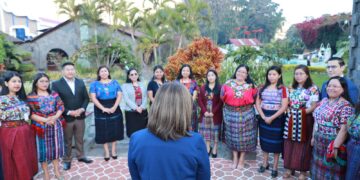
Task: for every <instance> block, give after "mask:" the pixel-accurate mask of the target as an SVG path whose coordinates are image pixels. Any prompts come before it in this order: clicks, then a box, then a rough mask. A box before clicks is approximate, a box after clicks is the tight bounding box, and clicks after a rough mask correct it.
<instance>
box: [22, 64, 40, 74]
mask: <svg viewBox="0 0 360 180" xmlns="http://www.w3.org/2000/svg"><path fill="white" fill-rule="evenodd" d="M35 70H36V68H35V66H34V65H33V64H31V63H21V64H20V67H19V71H20V72H31V71H35Z"/></svg>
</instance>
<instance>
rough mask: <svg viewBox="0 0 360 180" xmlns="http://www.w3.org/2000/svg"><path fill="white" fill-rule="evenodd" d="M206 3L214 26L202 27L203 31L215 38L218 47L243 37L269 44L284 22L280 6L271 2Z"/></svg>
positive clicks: (214, 0) (225, 0)
mask: <svg viewBox="0 0 360 180" xmlns="http://www.w3.org/2000/svg"><path fill="white" fill-rule="evenodd" d="M207 2H208V4H209V6H210V8H211V11H212V20H213V22H214V25H213V26H212V27H210V28H208V27H206V26H203V27H202V28H203V29H202V31H201V32H202V33H203V35H210V36H211V37H214V38H215V39H217V43H219V44H226V43H227V42H228V40H229V39H230V38H244V37H247V38H258V39H259V40H260V41H261V42H269V41H270V40H271V39H272V38H273V37H274V35H275V33H276V32H277V30H278V29H279V28H280V27H281V26H282V24H283V22H284V20H285V19H284V17H283V14H282V10H281V9H280V8H279V5H278V4H277V3H274V2H273V1H271V0H251V1H249V0H236V1H233V0H207ZM244 33H246V34H248V33H250V34H248V35H245V34H244Z"/></svg>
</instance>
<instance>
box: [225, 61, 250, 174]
mask: <svg viewBox="0 0 360 180" xmlns="http://www.w3.org/2000/svg"><path fill="white" fill-rule="evenodd" d="M249 73H250V72H249V67H248V66H246V65H240V66H238V67H237V68H236V70H235V73H234V75H233V76H232V79H230V80H228V81H227V82H226V83H225V84H224V85H223V87H222V89H221V98H222V99H223V101H224V108H223V113H224V129H225V132H224V133H225V143H226V145H227V146H228V147H229V148H230V149H231V150H232V155H233V168H238V169H241V168H244V164H245V154H246V153H247V152H252V151H255V150H256V142H257V141H256V138H257V121H256V118H255V109H254V103H255V95H256V92H257V90H256V88H255V84H254V82H253V81H252V80H251V78H250V74H249Z"/></svg>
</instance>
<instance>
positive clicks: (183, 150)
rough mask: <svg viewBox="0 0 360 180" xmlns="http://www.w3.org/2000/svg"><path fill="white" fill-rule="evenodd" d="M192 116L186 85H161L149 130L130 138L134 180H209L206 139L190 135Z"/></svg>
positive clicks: (131, 165) (150, 116)
mask: <svg viewBox="0 0 360 180" xmlns="http://www.w3.org/2000/svg"><path fill="white" fill-rule="evenodd" d="M191 113H192V99H191V95H190V93H189V92H188V91H187V90H186V88H185V87H184V86H182V85H181V84H179V83H167V84H164V85H162V86H161V88H160V89H159V90H158V92H157V93H156V96H155V101H154V103H153V104H152V106H151V109H150V113H149V124H148V128H147V129H143V130H140V131H137V132H135V133H134V134H133V135H132V136H131V139H130V145H129V152H128V165H129V170H130V174H131V178H132V179H135V180H136V179H179V180H184V179H201V180H202V179H204V180H207V179H210V162H209V158H208V154H207V151H206V146H205V143H204V140H203V139H202V137H201V136H200V135H199V134H198V133H194V132H189V127H190V126H189V124H190V123H191Z"/></svg>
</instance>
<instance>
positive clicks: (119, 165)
mask: <svg viewBox="0 0 360 180" xmlns="http://www.w3.org/2000/svg"><path fill="white" fill-rule="evenodd" d="M259 152H260V149H259V148H258V149H257V155H256V160H246V164H245V168H244V169H242V170H238V169H235V170H234V169H232V168H231V160H228V159H224V158H211V159H210V164H211V179H219V180H236V179H254V180H261V179H272V178H271V176H270V173H271V170H267V171H266V172H265V173H258V172H257V169H258V166H259V164H260V163H261V162H262V156H261V153H259ZM89 157H90V158H91V159H93V160H94V162H93V163H92V164H84V163H79V162H78V161H77V160H73V162H72V167H71V169H70V170H69V171H63V170H62V173H63V176H64V178H65V179H66V180H68V179H69V180H79V179H81V180H82V179H84V180H98V179H99V180H107V179H119V180H125V179H126V180H127V179H131V178H130V173H129V170H128V166H127V158H126V157H125V156H123V157H119V158H118V159H116V160H114V159H111V160H110V161H108V162H106V161H104V159H103V157H95V156H89ZM247 159H248V158H247ZM271 160H272V159H271ZM270 162H271V161H270ZM282 167H283V164H282V162H280V164H279V177H278V178H275V179H283V178H282V177H281V176H282V174H283V171H284V169H283V168H282ZM49 169H50V170H51V172H52V165H50V166H49ZM298 176H299V172H297V173H296V174H295V176H293V177H291V178H289V179H296V178H297V177H298ZM42 177H43V173H42V172H39V174H38V175H37V176H35V179H42ZM51 177H52V179H55V176H54V175H53V174H51Z"/></svg>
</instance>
